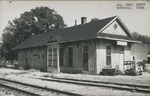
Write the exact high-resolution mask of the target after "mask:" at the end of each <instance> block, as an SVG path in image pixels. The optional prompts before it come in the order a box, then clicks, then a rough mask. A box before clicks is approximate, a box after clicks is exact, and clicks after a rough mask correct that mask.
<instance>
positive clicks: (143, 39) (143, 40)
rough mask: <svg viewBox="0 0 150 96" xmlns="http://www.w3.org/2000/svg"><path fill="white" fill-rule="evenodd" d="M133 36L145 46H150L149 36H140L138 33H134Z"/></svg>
mask: <svg viewBox="0 0 150 96" xmlns="http://www.w3.org/2000/svg"><path fill="white" fill-rule="evenodd" d="M132 36H133V38H135V39H137V40H139V41H141V42H142V43H144V44H150V37H149V36H147V35H141V34H139V33H137V32H133V33H132Z"/></svg>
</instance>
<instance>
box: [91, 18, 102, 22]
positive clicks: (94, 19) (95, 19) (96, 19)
mask: <svg viewBox="0 0 150 96" xmlns="http://www.w3.org/2000/svg"><path fill="white" fill-rule="evenodd" d="M98 20H100V19H99V18H93V19H91V22H93V21H98Z"/></svg>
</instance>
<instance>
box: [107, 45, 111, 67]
mask: <svg viewBox="0 0 150 96" xmlns="http://www.w3.org/2000/svg"><path fill="white" fill-rule="evenodd" d="M106 65H107V66H110V65H111V46H106Z"/></svg>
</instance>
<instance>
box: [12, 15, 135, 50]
mask: <svg viewBox="0 0 150 96" xmlns="http://www.w3.org/2000/svg"><path fill="white" fill-rule="evenodd" d="M116 19H117V20H120V19H118V17H117V16H114V17H110V18H106V19H102V20H98V21H93V22H90V23H86V24H84V25H77V26H72V27H69V28H65V29H59V30H56V31H51V32H47V33H42V34H38V35H35V36H32V37H31V38H29V39H27V40H25V41H24V42H22V43H20V44H19V45H17V46H16V47H14V48H13V49H12V50H16V49H23V48H29V47H37V46H44V45H47V43H50V41H51V40H52V41H54V40H56V39H57V40H58V43H64V42H72V41H79V40H85V39H93V38H100V37H103V38H104V37H105V38H104V39H107V38H108V37H109V38H114V39H119V38H121V39H122V40H128V41H130V42H133V41H134V42H135V41H136V40H134V39H133V38H132V36H131V34H130V32H129V31H128V30H127V29H126V28H125V27H124V25H123V24H122V26H123V27H124V29H126V32H127V34H128V37H127V36H116V35H113V34H104V33H101V32H100V31H101V30H102V29H103V28H105V27H107V25H108V24H109V23H111V22H113V21H114V20H116ZM120 22H121V21H120ZM52 37H53V38H52ZM106 37H107V38H106Z"/></svg>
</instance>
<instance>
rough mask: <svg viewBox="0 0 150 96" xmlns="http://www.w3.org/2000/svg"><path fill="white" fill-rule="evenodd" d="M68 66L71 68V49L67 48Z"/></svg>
mask: <svg viewBox="0 0 150 96" xmlns="http://www.w3.org/2000/svg"><path fill="white" fill-rule="evenodd" d="M68 66H69V67H72V66H73V47H69V48H68Z"/></svg>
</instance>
